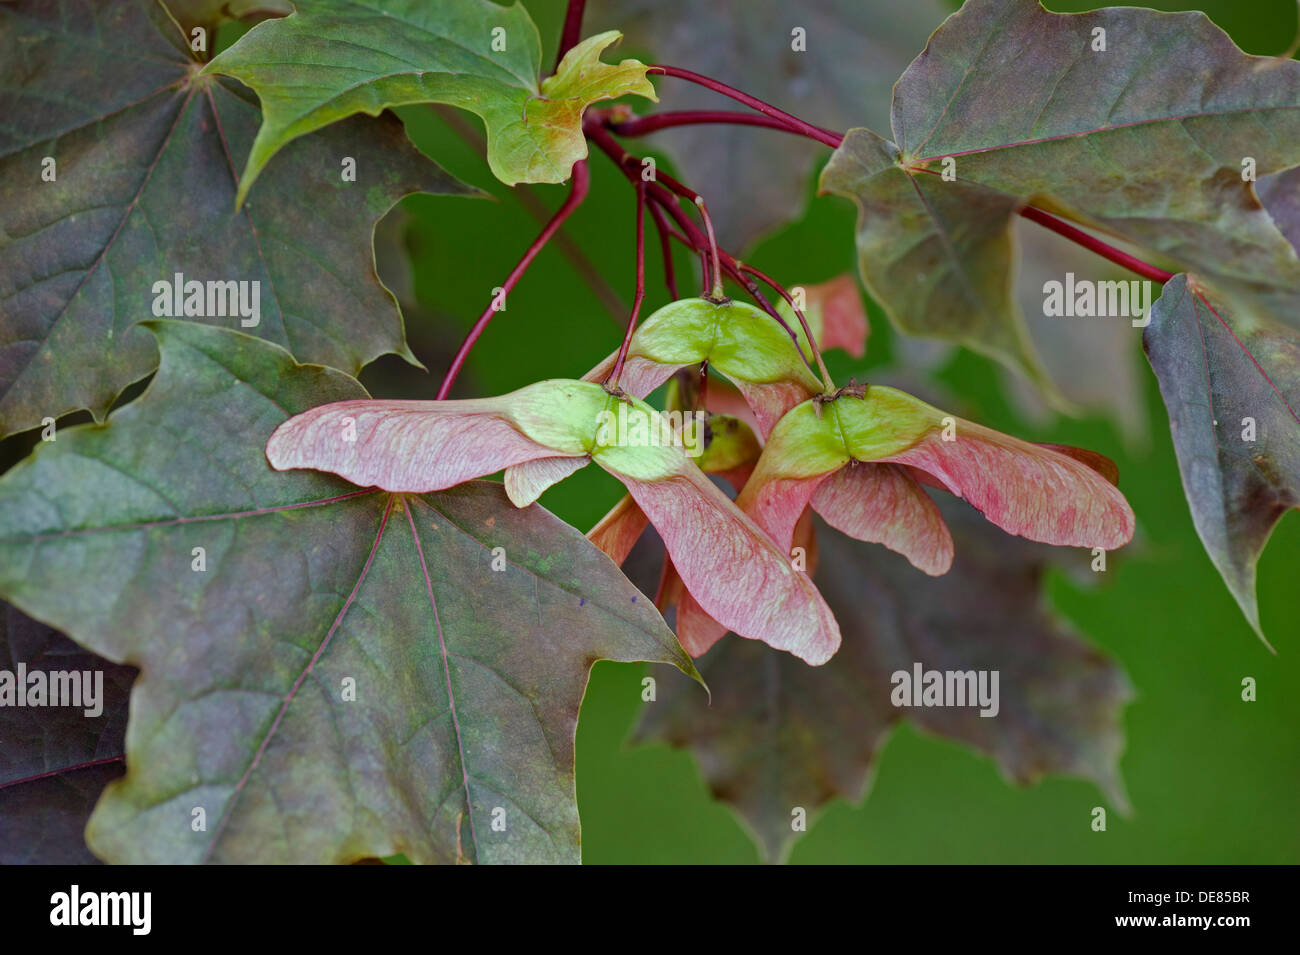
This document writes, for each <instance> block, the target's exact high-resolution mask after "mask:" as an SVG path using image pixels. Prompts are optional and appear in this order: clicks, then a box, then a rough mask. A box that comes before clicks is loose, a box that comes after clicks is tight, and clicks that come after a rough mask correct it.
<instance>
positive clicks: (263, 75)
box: [208, 0, 655, 198]
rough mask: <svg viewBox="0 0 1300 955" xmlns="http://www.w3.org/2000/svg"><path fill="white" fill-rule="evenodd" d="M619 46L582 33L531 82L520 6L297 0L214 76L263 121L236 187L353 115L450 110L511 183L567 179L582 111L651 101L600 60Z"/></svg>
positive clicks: (621, 67) (531, 61) (448, 0)
mask: <svg viewBox="0 0 1300 955" xmlns="http://www.w3.org/2000/svg"><path fill="white" fill-rule="evenodd" d="M618 38H619V34H618V33H617V32H614V31H611V32H608V33H602V34H599V35H597V36H593V37H589V38H587V39H586V40H584V41H582V42H581V43H579V44H578V45H577V46H575V47H574V48H573V49H572V50H570V51H569V52H568V54H567V55H566V56H565V57H564V61H563V62H562V63H561V64H560V67H559V69H557V70H556V72H555V75H553V76H549V77H547V78H546V79H545V80H541V81H539V80H538V73H539V70H540V68H541V56H542V50H541V40H540V38H539V37H538V34H537V27H536V26H535V25H534V24H533V21H532V19H531V18H530V17H529V16H528V11H527V10H525V9H524V7H523V5H522V4H519V3H516V4H514V5H513V6H510V7H502V6H499V5H497V4H495V3H492V2H490V0H440V2H439V3H436V4H431V3H427V2H424V0H301V2H300V3H299V4H298V10H297V12H296V13H295V14H293V15H292V16H290V17H285V18H284V19H281V20H274V21H270V22H268V23H264V24H261V25H260V26H258V27H256V28H255V29H253V30H251V31H250V32H249V33H248V34H247V35H246V36H245V37H243V38H242V39H241V40H240V41H239V42H238V43H237V44H235V45H234V46H233V47H231V48H230V49H229V50H227V51H225V52H224V53H222V54H221V55H220V56H219V57H217V58H216V59H215V60H214V61H213V62H212V64H211V65H210V66H209V67H208V71H209V72H216V73H224V74H226V75H229V76H234V77H236V78H238V79H240V80H242V81H243V82H244V83H246V84H248V85H249V86H251V87H252V88H253V89H255V90H256V91H257V94H258V96H259V97H261V100H262V111H263V113H264V115H265V122H264V124H263V126H262V128H261V130H259V131H258V134H257V140H256V142H254V144H253V149H252V152H251V153H250V154H249V157H248V165H247V167H246V171H245V174H244V178H243V181H242V182H241V183H240V196H241V198H242V196H243V195H244V194H245V193H246V192H247V190H248V188H249V187H250V186H251V185H252V183H253V180H255V179H256V178H257V177H258V175H259V174H260V173H261V171H262V169H263V167H265V166H266V164H267V162H268V161H269V160H270V159H271V157H272V156H274V155H275V153H276V152H277V151H278V150H279V149H280V148H281V147H283V146H284V145H285V144H286V143H288V142H289V141H290V140H292V139H293V138H295V137H297V136H301V135H303V134H304V133H309V132H311V131H312V130H315V129H320V128H321V127H322V126H326V125H328V124H330V123H333V122H337V121H338V120H340V119H343V118H344V117H346V116H351V115H352V114H354V113H361V112H365V113H370V114H371V115H375V114H377V113H379V112H380V111H381V110H383V109H385V108H387V107H390V106H401V105H406V104H411V103H447V104H450V105H452V106H458V107H460V108H461V109H467V110H470V111H471V112H474V113H477V114H478V115H479V116H480V117H482V119H483V122H484V124H485V125H486V127H487V140H488V156H487V158H488V165H489V166H491V168H492V172H493V173H494V174H495V175H496V176H497V178H498V179H500V180H501V181H502V182H504V183H506V184H507V185H514V184H515V183H517V182H563V181H564V180H565V179H568V178H569V172H570V170H571V169H572V167H573V164H574V163H575V162H577V161H578V160H579V159H582V158H583V157H584V156H586V155H587V143H586V140H585V138H584V137H583V135H582V128H581V127H582V113H583V111H584V110H585V109H586V108H587V107H588V106H589V105H590V104H592V103H594V102H597V101H598V100H604V99H612V98H614V97H617V96H622V95H624V94H625V93H636V94H638V95H641V96H645V97H648V98H649V99H654V98H655V91H654V87H653V86H652V85H651V84H650V81H649V80H648V79H646V74H645V65H644V64H642V63H638V62H637V61H636V60H624V61H622V62H621V63H619V64H617V65H610V64H607V63H602V62H601V60H600V54H601V52H602V51H603V50H605V49H606V48H607V47H609V46H610V45H611V44H613V43H615V42H616V41H617V40H618Z"/></svg>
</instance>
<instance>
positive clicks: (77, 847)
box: [0, 604, 135, 865]
mask: <svg viewBox="0 0 1300 955" xmlns="http://www.w3.org/2000/svg"><path fill="white" fill-rule="evenodd" d="M38 671H39V672H40V673H42V674H44V676H42V677H40V678H35V679H34V678H33V674H34V673H36V672H38ZM0 672H4V673H6V674H7V675H8V676H11V677H12V678H13V680H14V684H13V686H11V687H9V688H8V689H9V690H12V691H13V693H14V696H13V697H12V698H6V699H5V701H4V704H3V705H0V865H14V864H19V863H37V864H41V865H69V864H74V863H86V862H94V861H95V857H94V856H93V855H91V853H90V850H89V849H87V848H86V840H85V838H84V837H83V835H82V833H83V830H84V829H85V828H86V820H87V819H89V818H90V811H91V809H93V808H94V805H95V800H97V799H98V798H99V794H100V792H102V791H103V789H104V786H105V784H107V783H108V782H109V781H110V780H112V779H115V778H117V777H118V776H120V775H121V774H122V756H123V752H124V737H125V736H126V709H127V707H126V704H127V697H128V696H129V694H130V692H131V681H132V679H134V677H135V670H134V669H133V668H132V667H129V666H121V665H119V664H115V663H110V662H109V661H107V660H104V659H102V658H100V657H97V656H95V655H94V654H93V653H87V652H86V651H85V650H83V649H81V648H80V647H78V646H77V645H76V644H74V643H73V642H72V641H71V640H69V639H68V638H67V637H65V636H63V635H62V634H60V633H59V632H57V631H55V630H52V629H51V628H49V627H47V626H45V625H44V624H42V623H40V622H38V621H36V620H32V619H31V618H30V617H28V616H26V615H25V614H23V613H20V612H19V611H18V610H17V609H16V608H14V607H12V606H9V605H8V604H0ZM82 673H88V674H90V677H89V680H90V682H89V683H88V684H78V685H77V688H76V691H75V695H74V696H73V697H72V698H71V700H72V702H77V703H79V705H58V706H55V705H53V703H54V702H55V700H54V699H53V698H52V696H51V690H52V689H53V688H54V687H55V686H56V685H57V686H59V687H66V688H71V687H72V686H73V683H72V681H71V680H68V679H66V677H67V675H70V674H76V675H80V674H82ZM95 674H99V675H98V677H95ZM20 682H21V683H22V684H23V690H24V693H23V703H24V705H22V706H20V705H18V684H19V683H20ZM37 687H40V692H41V697H40V699H41V703H42V705H41V706H39V707H34V706H32V705H31V703H30V701H31V696H30V694H29V692H28V691H34V690H35V689H36V688H37ZM84 690H89V691H90V693H91V694H92V695H93V697H94V699H90V698H84V697H82V696H81V694H82V692H83V691H84ZM61 693H62V690H60V694H61ZM59 702H60V703H63V702H67V701H65V700H64V699H63V697H62V695H60V698H59Z"/></svg>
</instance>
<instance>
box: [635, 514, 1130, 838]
mask: <svg viewBox="0 0 1300 955" xmlns="http://www.w3.org/2000/svg"><path fill="white" fill-rule="evenodd" d="M938 503H939V506H940V507H941V508H942V510H943V516H944V519H945V520H946V521H947V522H948V524H949V526H950V527H951V528H952V530H953V535H954V537H956V538H958V546H957V556H956V560H955V562H954V565H953V569H952V570H951V571H950V572H949V573H948V574H947V575H946V576H944V577H938V578H933V577H927V576H925V575H923V574H920V573H918V572H917V571H916V570H915V569H914V568H913V567H911V566H910V565H909V564H908V563H907V562H906V561H905V560H903V559H902V558H901V557H899V556H898V555H896V554H891V553H889V552H888V551H886V550H884V549H883V548H879V547H873V546H871V545H869V544H861V543H858V542H856V541H850V540H849V539H847V538H845V537H843V536H841V535H839V534H837V533H835V532H834V531H832V530H830V529H829V528H828V527H826V525H824V524H819V525H818V528H817V536H816V540H817V550H818V561H817V571H816V573H815V575H814V576H815V580H816V581H817V585H818V587H819V588H820V589H821V591H822V592H823V593H824V594H825V595H826V599H827V601H828V602H829V603H830V604H831V606H832V607H833V608H834V609H835V611H836V614H837V616H838V617H839V620H840V621H841V625H842V627H843V631H844V643H843V645H842V646H841V648H840V652H839V653H838V654H837V655H836V656H835V658H834V659H833V660H831V662H830V663H828V664H827V665H826V666H824V667H818V668H816V669H814V668H812V667H807V666H804V665H802V664H801V663H800V662H799V661H797V660H791V659H790V658H788V657H786V656H784V655H782V654H776V653H772V652H771V651H770V650H768V649H766V648H764V647H761V646H758V645H756V644H753V643H750V642H748V641H743V640H736V639H735V638H733V637H728V638H727V639H725V640H723V641H722V643H721V644H720V645H718V646H716V647H714V649H713V650H711V651H710V652H709V653H708V654H707V655H706V656H705V657H704V658H703V659H702V660H701V661H700V669H701V671H702V672H703V673H704V675H705V678H706V679H707V680H708V681H709V686H710V689H711V691H712V705H705V703H704V701H703V700H695V699H693V698H692V697H691V696H689V695H687V694H685V693H683V692H682V690H681V688H680V687H677V686H675V685H674V686H667V687H665V688H664V689H663V690H662V691H661V693H660V696H659V700H658V702H656V703H654V704H652V705H651V706H650V707H649V708H648V709H647V711H646V715H645V717H644V718H643V720H642V722H641V724H640V726H639V727H638V728H637V731H636V739H638V740H639V741H642V742H649V741H657V742H664V743H668V744H670V745H673V746H678V747H685V748H688V749H689V750H690V751H691V752H692V753H693V754H694V756H695V758H696V760H697V761H698V762H699V765H700V770H701V772H702V774H703V776H704V779H705V781H706V783H707V784H708V786H709V788H710V790H711V791H712V793H713V795H714V796H715V798H718V799H721V800H723V801H725V802H727V803H728V804H729V805H731V806H732V808H733V809H735V810H736V812H737V813H738V814H739V816H740V818H741V819H742V820H743V821H744V822H745V823H746V824H747V826H748V827H749V829H750V831H751V832H752V833H753V834H754V836H755V840H756V842H757V843H758V846H759V849H760V852H761V853H762V855H763V856H764V857H765V858H767V859H769V860H772V861H777V860H781V859H783V858H784V857H785V856H786V854H787V853H788V852H789V850H790V847H791V845H792V844H793V842H794V840H795V838H796V836H797V833H796V832H794V831H792V827H791V821H792V812H793V810H794V809H796V808H803V809H804V810H806V811H807V813H808V815H809V816H811V815H812V814H813V813H815V812H816V810H817V809H818V808H819V807H822V806H824V805H825V804H826V803H827V802H829V801H830V800H832V799H834V798H837V797H842V798H847V799H850V800H858V799H861V798H862V796H863V795H864V793H865V791H866V789H867V787H868V785H869V783H870V779H871V774H872V770H873V762H874V759H875V755H876V753H878V752H879V750H880V748H881V746H882V745H883V742H884V740H885V738H886V736H887V734H888V731H889V728H890V726H892V725H893V724H894V723H896V722H897V721H898V720H899V719H909V720H911V721H912V722H913V723H915V724H916V725H917V726H919V727H921V728H923V729H925V730H927V731H929V732H931V733H935V734H938V735H940V736H943V737H946V738H949V739H955V740H958V741H960V742H962V743H966V744H968V745H970V746H972V747H974V748H975V749H978V750H980V751H981V752H985V753H988V754H989V755H991V756H993V758H994V759H996V760H997V763H998V765H999V767H1000V768H1001V770H1002V772H1003V773H1004V774H1005V775H1006V776H1007V778H1008V779H1010V780H1011V781H1013V782H1016V783H1020V784H1026V783H1031V782H1034V781H1036V780H1037V779H1039V778H1041V777H1042V776H1043V775H1045V774H1047V773H1064V774H1068V775H1072V776H1080V777H1083V778H1085V779H1089V780H1092V781H1093V782H1095V783H1096V784H1097V785H1098V786H1099V787H1101V789H1102V790H1103V792H1104V793H1106V795H1107V796H1108V798H1109V799H1110V800H1111V802H1112V803H1113V804H1114V805H1116V806H1117V807H1119V808H1120V809H1125V808H1126V806H1127V801H1126V799H1125V796H1124V791H1123V786H1122V783H1121V781H1120V777H1119V769H1118V760H1119V754H1120V752H1121V750H1122V748H1123V736H1122V731H1121V727H1120V714H1121V710H1122V708H1123V706H1124V704H1125V703H1126V702H1127V701H1128V700H1129V699H1130V698H1131V696H1132V691H1131V690H1130V688H1129V684H1128V681H1127V679H1126V678H1125V676H1124V674H1123V673H1122V671H1121V670H1120V669H1119V667H1118V666H1117V665H1116V664H1115V663H1114V662H1112V661H1111V660H1110V659H1109V658H1108V657H1106V656H1103V655H1102V654H1100V653H1099V652H1097V651H1096V650H1094V649H1092V648H1091V647H1089V646H1088V645H1087V644H1086V643H1084V642H1083V641H1082V640H1081V639H1080V638H1079V637H1078V636H1076V635H1075V634H1074V633H1073V632H1072V631H1071V630H1070V628H1069V627H1067V626H1066V625H1064V624H1063V623H1061V622H1060V621H1058V620H1057V619H1056V618H1055V617H1054V615H1053V614H1052V613H1051V612H1050V611H1049V610H1048V608H1047V607H1046V606H1045V605H1044V601H1043V598H1042V582H1043V575H1044V571H1045V568H1046V566H1047V565H1048V562H1049V561H1050V560H1051V556H1052V551H1051V550H1049V549H1048V548H1046V547H1044V546H1042V545H1039V544H1031V543H1029V542H1027V541H1023V540H1018V539H1016V538H1011V537H1007V536H1006V535H1005V534H1002V532H1001V531H999V530H998V529H997V528H995V527H993V526H992V525H991V524H989V523H988V522H986V521H984V520H983V518H981V517H980V516H979V515H978V514H976V513H975V512H974V511H973V510H971V509H970V508H969V507H967V506H966V505H965V504H963V503H961V502H957V501H939V502H938ZM917 663H920V664H922V665H923V667H924V668H925V669H927V670H953V671H971V670H990V671H992V670H997V671H998V672H999V705H998V712H997V715H996V716H991V717H984V716H980V715H979V712H980V711H979V708H978V707H933V708H912V709H899V708H895V707H894V706H893V705H892V704H891V701H890V697H891V693H892V691H893V690H894V686H895V684H894V683H893V681H892V680H891V677H892V675H893V674H894V673H895V672H896V671H900V670H901V671H905V672H907V673H908V674H909V675H910V674H912V673H913V668H914V665H915V664H917Z"/></svg>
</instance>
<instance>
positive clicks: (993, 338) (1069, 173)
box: [821, 0, 1300, 383]
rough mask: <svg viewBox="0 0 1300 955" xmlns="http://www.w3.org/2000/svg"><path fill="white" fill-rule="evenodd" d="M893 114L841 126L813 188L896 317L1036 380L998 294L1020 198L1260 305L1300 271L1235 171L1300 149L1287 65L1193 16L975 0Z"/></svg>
mask: <svg viewBox="0 0 1300 955" xmlns="http://www.w3.org/2000/svg"><path fill="white" fill-rule="evenodd" d="M1103 41H1104V49H1102V48H1101V45H1102V43H1103ZM892 127H893V137H894V142H889V141H887V140H885V139H883V138H881V137H880V136H877V135H876V134H875V133H872V132H871V131H869V130H866V129H853V130H850V131H849V133H848V135H847V136H846V137H845V139H844V143H843V145H842V146H841V147H840V148H839V149H838V150H837V151H836V152H835V154H834V155H833V156H832V158H831V161H830V163H829V164H828V165H827V167H826V169H825V170H824V171H823V173H822V179H821V186H822V189H823V190H824V191H828V192H834V193H837V194H840V195H844V196H847V197H850V198H852V199H853V200H854V201H855V202H856V203H857V204H858V206H859V209H860V218H859V222H858V231H857V242H858V252H859V267H860V270H861V272H862V276H863V279H864V281H865V282H866V284H867V286H868V287H869V289H870V290H871V292H872V294H873V295H874V296H875V297H876V299H877V300H878V301H879V302H880V303H881V304H882V305H883V306H884V308H885V310H886V311H887V312H888V313H889V314H890V316H891V318H892V319H893V320H894V322H895V323H896V324H897V325H898V326H899V327H900V328H901V329H903V330H904V331H907V332H911V333H915V334H921V335H927V336H931V337H937V338H945V339H948V340H952V341H957V342H960V343H962V344H965V345H967V346H969V347H971V348H973V349H975V350H977V351H980V352H983V353H984V354H987V355H991V356H993V357H995V358H997V359H999V360H1001V361H1004V362H1006V363H1008V364H1010V365H1012V366H1014V367H1017V368H1019V369H1021V370H1022V371H1024V372H1026V373H1027V374H1029V375H1030V376H1031V377H1035V378H1037V379H1038V380H1039V381H1041V382H1043V383H1045V382H1046V378H1045V375H1044V374H1043V373H1042V371H1041V369H1040V366H1039V363H1038V360H1037V358H1036V357H1035V355H1034V354H1033V351H1032V348H1031V346H1030V345H1029V342H1028V339H1027V338H1026V336H1025V331H1024V326H1023V320H1022V318H1021V316H1020V314H1019V312H1018V309H1017V308H1016V305H1015V303H1014V301H1013V298H1012V282H1011V278H1012V273H1013V269H1014V262H1015V249H1014V247H1013V244H1012V239H1011V232H1010V227H1011V223H1012V220H1013V218H1014V217H1015V216H1016V214H1017V213H1018V212H1019V210H1020V209H1021V208H1023V207H1024V206H1026V205H1030V204H1032V205H1034V206H1036V207H1039V208H1042V209H1045V210H1047V211H1049V212H1052V213H1056V214H1058V215H1061V216H1064V217H1066V218H1069V219H1073V220H1075V221H1077V222H1079V223H1081V224H1083V225H1085V226H1090V227H1093V228H1096V229H1098V230H1100V231H1102V232H1105V233H1108V234H1110V235H1112V236H1115V237H1117V238H1120V239H1122V240H1125V241H1126V242H1129V243H1131V244H1132V245H1133V246H1135V247H1137V248H1138V249H1139V250H1140V251H1141V252H1143V253H1144V254H1145V255H1147V256H1149V257H1151V258H1154V259H1158V260H1160V261H1164V262H1167V263H1170V264H1173V265H1175V266H1176V267H1177V268H1178V269H1186V270H1189V271H1194V272H1196V273H1197V274H1198V275H1201V276H1203V277H1204V278H1205V279H1206V280H1207V281H1209V282H1212V283H1213V284H1214V285H1215V287H1216V288H1219V289H1220V290H1221V291H1222V292H1223V293H1225V294H1230V295H1231V296H1232V297H1233V298H1234V299H1235V300H1240V301H1249V302H1253V303H1256V306H1255V307H1267V302H1269V301H1270V300H1271V299H1272V297H1273V296H1274V295H1275V293H1276V292H1277V290H1279V289H1286V288H1290V289H1295V288H1300V259H1297V257H1296V253H1295V251H1294V250H1293V249H1292V248H1291V246H1290V245H1289V244H1288V243H1287V242H1286V240H1285V239H1284V237H1283V236H1282V235H1281V234H1280V233H1279V232H1278V230H1277V228H1276V227H1275V226H1274V225H1273V223H1272V222H1271V221H1270V219H1269V217H1268V215H1267V213H1266V212H1265V211H1264V209H1263V208H1262V207H1261V205H1260V203H1259V200H1258V198H1257V197H1256V195H1255V193H1254V190H1253V187H1252V184H1251V183H1250V182H1248V181H1246V177H1244V176H1243V172H1244V170H1245V168H1246V167H1245V165H1244V164H1243V163H1244V160H1245V159H1247V158H1250V159H1252V160H1253V161H1254V163H1255V168H1256V171H1257V173H1258V174H1259V175H1260V176H1263V175H1265V174H1268V173H1271V172H1276V171H1278V170H1281V169H1284V168H1287V167H1289V166H1292V165H1296V164H1298V163H1300V63H1296V62H1293V61H1289V60H1270V59H1265V58H1260V57H1250V56H1246V55H1245V54H1243V53H1242V52H1241V51H1240V50H1238V49H1237V47H1236V46H1235V45H1233V43H1232V41H1231V40H1230V39H1229V38H1228V37H1227V35H1226V34H1224V33H1223V32H1222V31H1221V30H1219V29H1218V28H1217V27H1216V26H1214V24H1213V23H1211V22H1210V21H1209V20H1208V19H1207V18H1206V17H1205V16H1204V14H1201V13H1177V14H1169V13H1157V12H1154V11H1150V10H1138V9H1131V8H1113V9H1103V10H1097V11H1094V12H1092V13H1083V14H1053V13H1048V12H1047V11H1045V10H1043V9H1042V7H1041V6H1040V5H1039V4H1038V3H1037V2H1026V0H969V2H967V3H966V5H965V6H964V7H963V8H962V9H961V11H960V12H958V13H956V14H954V15H953V16H952V17H950V18H949V19H948V20H947V21H946V22H945V23H944V25H943V26H941V27H940V28H939V29H938V30H937V31H936V32H935V34H934V36H932V37H931V39H930V42H929V45H928V46H927V47H926V49H925V52H924V53H922V54H921V55H920V56H919V57H917V59H916V60H915V61H914V62H913V63H912V65H911V66H910V67H908V69H907V71H906V72H905V73H904V74H903V76H902V78H901V79H900V80H899V81H898V85H897V86H896V87H895V90H894V109H893V119H892ZM945 171H947V172H948V173H950V178H948V179H945V177H944V173H945ZM1285 320H1287V321H1291V322H1294V321H1295V319H1294V317H1293V316H1285Z"/></svg>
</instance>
